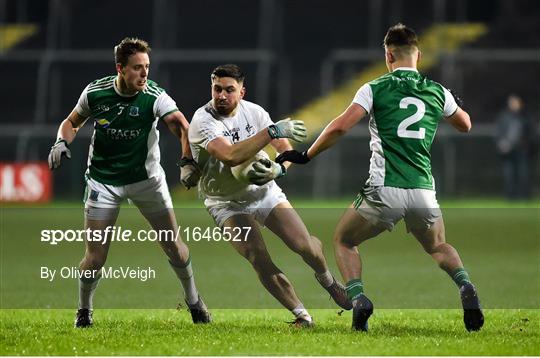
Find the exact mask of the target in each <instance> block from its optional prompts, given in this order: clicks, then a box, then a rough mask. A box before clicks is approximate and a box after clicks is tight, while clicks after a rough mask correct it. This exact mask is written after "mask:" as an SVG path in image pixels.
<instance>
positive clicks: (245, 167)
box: [231, 150, 270, 184]
mask: <svg viewBox="0 0 540 358" xmlns="http://www.w3.org/2000/svg"><path fill="white" fill-rule="evenodd" d="M260 159H270V157H269V156H268V154H266V152H265V151H264V150H261V151H260V152H259V153H257V154H255V156H254V157H253V158H251V159H248V160H246V161H245V162H243V163H242V164H238V165H237V166H235V167H232V168H231V173H232V175H233V177H234V178H235V179H236V180H238V181H240V182H242V183H246V184H249V183H250V182H249V179H248V175H247V174H248V172H249V171H250V170H252V169H253V163H255V162H257V161H258V160H260Z"/></svg>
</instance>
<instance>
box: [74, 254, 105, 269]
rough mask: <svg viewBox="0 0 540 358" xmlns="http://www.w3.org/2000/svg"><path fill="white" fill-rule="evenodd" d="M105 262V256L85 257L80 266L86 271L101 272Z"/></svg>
mask: <svg viewBox="0 0 540 358" xmlns="http://www.w3.org/2000/svg"><path fill="white" fill-rule="evenodd" d="M106 261H107V256H104V257H103V256H99V257H97V256H93V255H86V256H85V258H84V259H83V262H81V265H80V266H81V267H84V268H85V269H87V270H101V268H102V267H103V266H104V265H105V262H106Z"/></svg>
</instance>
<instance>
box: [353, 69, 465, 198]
mask: <svg viewBox="0 0 540 358" xmlns="http://www.w3.org/2000/svg"><path fill="white" fill-rule="evenodd" d="M353 103H357V104H359V105H360V106H362V107H363V108H364V109H365V110H366V111H367V112H368V113H369V114H370V120H369V130H370V133H371V141H370V144H369V145H370V149H371V152H372V155H371V162H370V169H369V179H368V181H367V184H368V185H371V186H389V187H396V188H406V189H416V188H417V189H432V190H435V182H434V180H433V176H432V175H431V154H430V150H431V143H433V138H434V137H435V132H436V131H437V126H438V124H439V121H440V120H441V118H444V117H448V116H451V115H452V114H454V112H455V111H456V110H457V104H456V101H455V100H454V97H453V96H452V94H451V93H450V92H449V91H448V90H447V89H446V88H444V87H443V86H442V85H441V84H439V83H437V82H435V81H432V80H429V79H427V78H426V77H425V76H423V75H422V74H420V73H418V71H417V70H416V69H414V68H398V69H396V70H394V71H393V72H391V73H388V74H386V75H384V76H381V77H379V78H377V79H375V80H373V81H371V82H368V83H366V84H365V85H363V86H362V87H360V89H359V90H358V92H357V93H356V96H355V97H354V99H353Z"/></svg>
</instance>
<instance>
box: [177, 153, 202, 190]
mask: <svg viewBox="0 0 540 358" xmlns="http://www.w3.org/2000/svg"><path fill="white" fill-rule="evenodd" d="M178 166H180V182H181V183H182V185H184V186H185V187H186V188H187V189H188V190H189V189H190V188H192V187H194V186H197V183H198V182H199V179H200V178H201V174H202V173H201V169H200V168H199V165H198V164H197V162H196V161H194V160H193V159H190V158H186V157H184V158H182V159H180V161H179V162H178Z"/></svg>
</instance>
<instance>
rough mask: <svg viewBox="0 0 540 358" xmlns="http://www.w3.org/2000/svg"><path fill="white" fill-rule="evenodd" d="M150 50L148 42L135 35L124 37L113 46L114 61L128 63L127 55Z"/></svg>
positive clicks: (123, 64)
mask: <svg viewBox="0 0 540 358" xmlns="http://www.w3.org/2000/svg"><path fill="white" fill-rule="evenodd" d="M151 50H152V49H151V48H150V46H148V42H146V41H144V40H141V39H138V38H136V37H126V38H125V39H123V40H122V41H120V43H119V44H118V45H116V46H114V61H115V63H120V64H122V66H125V65H127V63H128V60H129V56H131V55H134V54H136V53H138V52H143V53H148V54H149V53H150V51H151Z"/></svg>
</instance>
